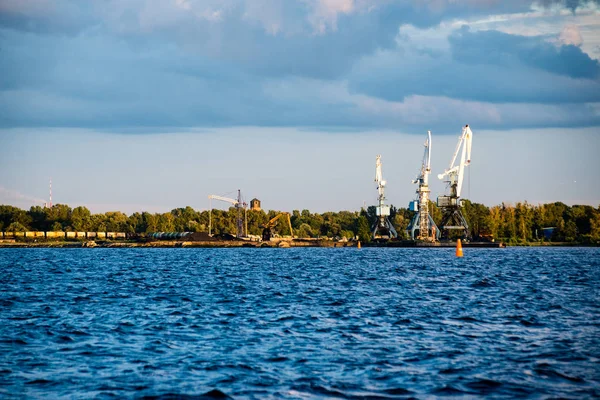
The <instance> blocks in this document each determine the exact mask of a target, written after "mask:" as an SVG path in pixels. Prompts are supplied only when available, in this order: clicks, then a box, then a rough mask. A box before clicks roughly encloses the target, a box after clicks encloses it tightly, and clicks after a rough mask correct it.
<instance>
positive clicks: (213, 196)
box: [208, 190, 248, 237]
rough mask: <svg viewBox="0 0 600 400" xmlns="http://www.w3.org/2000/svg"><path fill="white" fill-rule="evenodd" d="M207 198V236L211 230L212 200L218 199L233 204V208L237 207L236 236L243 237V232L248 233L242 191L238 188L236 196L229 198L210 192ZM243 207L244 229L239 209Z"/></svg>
mask: <svg viewBox="0 0 600 400" xmlns="http://www.w3.org/2000/svg"><path fill="white" fill-rule="evenodd" d="M208 200H209V207H208V234H209V236H210V235H211V233H212V232H211V230H212V200H220V201H224V202H227V203H230V204H233V206H234V207H235V208H237V210H238V218H237V230H238V232H237V236H238V237H243V236H244V232H246V235H247V234H248V221H247V219H246V206H247V205H246V203H245V202H242V192H241V191H240V190H238V198H237V199H230V198H229V197H223V196H218V195H216V194H211V195H209V196H208ZM241 208H244V226H245V229H244V228H243V227H242V217H241V211H240V209H241Z"/></svg>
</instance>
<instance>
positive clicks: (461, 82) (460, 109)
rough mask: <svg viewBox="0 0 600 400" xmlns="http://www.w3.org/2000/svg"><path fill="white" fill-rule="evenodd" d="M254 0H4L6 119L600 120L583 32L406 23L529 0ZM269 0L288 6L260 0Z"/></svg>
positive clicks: (593, 65)
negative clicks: (417, 40) (408, 27)
mask: <svg viewBox="0 0 600 400" xmlns="http://www.w3.org/2000/svg"><path fill="white" fill-rule="evenodd" d="M244 1H245V0H223V1H222V2H221V1H217V0H215V1H214V2H213V3H214V4H216V5H217V6H219V5H221V4H231V6H230V7H224V8H223V10H224V11H223V14H222V15H219V16H218V18H217V17H215V18H213V15H212V14H211V15H208V16H202V18H198V15H199V13H200V12H201V11H204V9H198V10H191V11H193V12H188V11H189V10H187V11H186V10H183V11H182V10H179V9H174V8H173V4H174V3H170V2H169V3H167V2H147V1H141V0H139V1H137V0H136V1H129V2H121V1H111V0H106V1H105V2H90V3H84V2H81V4H87V5H82V6H79V5H78V4H80V2H74V1H67V0H62V1H57V2H56V3H53V4H54V8H53V9H52V10H51V12H50V14H46V13H44V9H40V8H35V7H34V8H19V7H21V6H22V5H24V4H28V3H27V2H19V1H18V0H11V3H10V4H12V5H13V7H12V8H10V9H7V8H2V7H3V6H2V5H1V4H3V3H0V54H1V56H0V126H3V127H13V126H71V127H93V128H96V129H110V128H118V129H120V130H124V131H134V132H140V131H145V130H147V131H156V130H157V129H158V130H160V127H192V126H194V127H198V126H199V127H211V126H239V125H256V126H301V127H311V126H313V127H314V126H318V127H321V128H325V129H327V130H336V129H339V128H340V127H352V128H354V129H361V128H367V127H382V128H388V127H397V126H400V125H402V126H406V127H409V126H421V125H422V124H423V123H424V122H427V123H428V124H430V126H436V127H438V126H439V127H441V126H443V125H445V124H446V123H447V121H448V120H451V119H456V118H457V116H460V118H462V117H463V116H464V117H469V118H468V119H469V120H470V121H474V122H477V123H478V124H479V126H480V127H483V126H488V127H514V126H564V125H582V126H585V125H590V124H598V116H597V112H596V111H595V110H594V109H593V108H590V107H589V106H588V105H582V104H583V103H593V102H600V83H599V82H598V79H597V77H598V63H597V61H595V60H592V59H590V57H589V56H587V55H586V54H585V53H583V52H582V51H581V50H580V49H579V48H577V47H573V46H559V47H557V46H555V45H554V44H550V43H547V42H546V41H545V40H544V38H539V37H533V38H532V37H523V36H517V35H508V34H504V33H500V32H494V31H490V32H470V31H468V30H466V29H464V30H460V31H457V32H454V33H453V34H452V35H451V36H450V38H449V42H450V45H451V47H450V52H449V53H448V52H446V51H445V50H444V51H440V50H439V49H428V48H426V47H423V48H419V49H418V50H417V51H411V50H406V51H404V52H403V51H402V49H399V48H397V43H396V41H397V40H400V41H402V40H404V39H398V36H397V34H398V27H399V25H400V24H412V25H414V26H421V27H431V26H436V25H437V24H439V23H440V21H442V20H444V19H447V18H454V17H459V16H461V15H469V16H473V15H487V14H489V13H491V12H508V13H510V12H517V11H524V10H525V11H526V10H528V9H529V3H528V2H522V1H516V0H507V1H503V2H495V1H493V2H478V1H475V0H468V1H465V2H456V1H451V0H448V1H436V2H431V3H427V4H426V5H423V3H420V2H416V1H415V2H411V1H403V2H392V3H389V4H388V3H386V4H384V5H382V6H381V7H376V8H374V9H369V10H367V9H356V10H354V12H351V13H345V12H336V13H333V14H331V13H327V12H326V13H324V14H314V12H315V10H314V9H311V8H309V7H308V6H307V4H308V2H289V1H287V0H285V1H278V0H274V1H267V2H265V1H262V0H252V1H250V0H248V2H247V3H244ZM208 2H209V3H210V1H208ZM255 2H256V3H255ZM262 3H264V4H275V3H277V4H279V7H278V8H277V9H276V10H275V11H276V12H274V11H273V10H268V9H264V10H262V9H260V8H258V9H252V8H250V4H262ZM357 3H358V2H357ZM4 4H9V3H4ZM37 4H51V3H46V2H39V3H37ZM90 4H91V5H90ZM190 4H200V3H190ZM244 4H246V6H244ZM429 4H433V5H435V7H434V6H431V5H429ZM61 7H62V8H61ZM69 7H70V8H69ZM262 11H264V12H262ZM271 11H273V13H272V14H271V13H270V12H271ZM1 26H4V28H2V27H1ZM348 87H349V88H350V89H351V91H350V93H349V92H348ZM420 96H424V97H420ZM473 102H482V103H485V104H479V103H473ZM505 103H515V104H517V105H518V107H510V106H506V104H505ZM526 103H536V105H530V104H527V106H526V107H524V106H523V105H524V104H526ZM519 107H521V108H523V109H524V110H526V111H522V110H521V108H519ZM529 111H531V112H529ZM474 113H477V116H476V117H473V114H474ZM507 115H509V116H513V118H510V117H508V118H507ZM516 115H518V117H517V116H516ZM461 123H462V121H461ZM344 129H345V128H344Z"/></svg>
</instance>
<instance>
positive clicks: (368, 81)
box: [349, 28, 600, 104]
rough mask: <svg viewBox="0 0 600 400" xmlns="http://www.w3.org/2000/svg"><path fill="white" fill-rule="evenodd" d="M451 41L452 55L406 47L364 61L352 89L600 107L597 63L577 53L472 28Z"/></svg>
mask: <svg viewBox="0 0 600 400" xmlns="http://www.w3.org/2000/svg"><path fill="white" fill-rule="evenodd" d="M449 42H450V51H449V53H447V54H441V55H438V53H433V55H432V54H428V53H427V52H423V51H415V50H412V49H410V48H405V49H404V50H403V51H382V52H380V53H379V54H377V55H376V56H373V57H368V58H364V59H363V60H361V61H360V62H359V63H357V64H356V65H355V67H354V69H353V71H352V73H351V75H350V78H349V82H350V87H351V89H352V91H353V92H355V93H364V94H366V95H369V96H372V97H378V98H382V99H386V100H390V101H401V100H403V99H404V98H406V97H407V96H411V95H422V96H446V97H451V98H456V99H463V100H471V101H483V102H490V103H541V104H559V103H595V102H600V80H599V79H598V72H599V66H598V62H597V61H596V60H592V59H590V58H589V57H588V56H587V55H585V54H584V53H582V52H581V50H580V49H579V48H577V47H575V46H560V47H559V48H556V47H555V46H554V45H552V44H550V43H547V42H545V41H544V40H543V39H542V38H537V37H533V38H532V37H523V36H518V35H509V34H505V33H501V32H497V31H480V32H470V31H469V30H468V29H467V28H463V29H460V30H458V31H456V32H454V33H453V34H451V35H450V37H449Z"/></svg>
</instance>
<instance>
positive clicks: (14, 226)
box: [6, 221, 27, 233]
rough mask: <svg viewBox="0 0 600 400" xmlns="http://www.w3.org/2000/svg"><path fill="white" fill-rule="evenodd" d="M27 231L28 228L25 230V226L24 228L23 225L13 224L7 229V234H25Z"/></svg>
mask: <svg viewBox="0 0 600 400" xmlns="http://www.w3.org/2000/svg"><path fill="white" fill-rule="evenodd" d="M26 230H27V228H25V226H23V224H21V223H20V222H16V221H15V222H11V223H10V225H8V227H7V228H6V231H7V232H12V233H15V232H25V231H26Z"/></svg>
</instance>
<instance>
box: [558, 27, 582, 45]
mask: <svg viewBox="0 0 600 400" xmlns="http://www.w3.org/2000/svg"><path fill="white" fill-rule="evenodd" d="M558 40H559V42H560V43H562V44H565V45H568V44H572V45H574V46H577V47H579V46H581V45H582V44H583V38H582V37H581V32H580V31H579V27H578V26H577V25H567V26H565V27H564V28H563V30H562V31H561V32H560V35H559V36H558Z"/></svg>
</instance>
